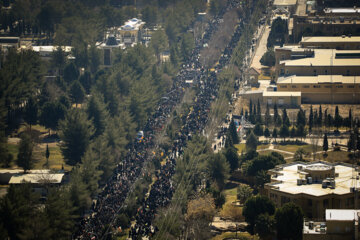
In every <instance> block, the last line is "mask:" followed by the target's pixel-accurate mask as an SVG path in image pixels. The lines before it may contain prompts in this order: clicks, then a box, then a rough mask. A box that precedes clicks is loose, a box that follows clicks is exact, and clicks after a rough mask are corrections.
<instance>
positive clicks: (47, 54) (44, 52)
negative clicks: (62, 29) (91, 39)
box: [31, 46, 72, 60]
mask: <svg viewBox="0 0 360 240" xmlns="http://www.w3.org/2000/svg"><path fill="white" fill-rule="evenodd" d="M58 47H59V46H32V47H31V50H33V51H34V52H36V53H38V54H39V55H40V57H41V58H42V59H43V60H51V58H52V54H53V52H55V51H57V49H58ZM61 50H62V51H63V52H64V54H65V55H66V56H68V57H71V56H70V54H71V50H72V47H71V46H61Z"/></svg>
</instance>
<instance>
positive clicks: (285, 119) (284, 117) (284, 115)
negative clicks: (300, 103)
mask: <svg viewBox="0 0 360 240" xmlns="http://www.w3.org/2000/svg"><path fill="white" fill-rule="evenodd" d="M282 122H283V124H284V125H285V126H287V127H290V120H289V117H288V115H287V111H286V108H283V112H282Z"/></svg>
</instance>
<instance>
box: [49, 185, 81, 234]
mask: <svg viewBox="0 0 360 240" xmlns="http://www.w3.org/2000/svg"><path fill="white" fill-rule="evenodd" d="M72 183H73V184H77V183H76V182H73V181H72ZM75 210H76V208H75V207H74V205H73V202H72V200H71V199H70V194H69V192H68V189H67V188H51V189H50V191H49V193H48V195H47V201H46V204H45V209H44V211H45V214H46V216H47V222H48V223H49V225H50V226H51V228H50V229H51V237H50V238H49V239H69V238H71V234H72V233H73V231H74V227H75V223H76V222H75V219H76V218H77V217H78V216H77V215H76V214H75Z"/></svg>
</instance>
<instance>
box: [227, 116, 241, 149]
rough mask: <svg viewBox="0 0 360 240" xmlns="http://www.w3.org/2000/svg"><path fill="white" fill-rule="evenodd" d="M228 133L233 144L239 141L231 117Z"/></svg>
mask: <svg viewBox="0 0 360 240" xmlns="http://www.w3.org/2000/svg"><path fill="white" fill-rule="evenodd" d="M229 135H230V137H231V140H232V142H233V144H238V143H239V136H238V134H237V131H236V126H235V122H234V119H231V121H230V125H229Z"/></svg>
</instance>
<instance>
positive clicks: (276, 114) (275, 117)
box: [274, 103, 279, 123]
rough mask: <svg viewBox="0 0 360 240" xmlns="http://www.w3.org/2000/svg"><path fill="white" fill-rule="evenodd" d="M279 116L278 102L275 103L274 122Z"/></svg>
mask: <svg viewBox="0 0 360 240" xmlns="http://www.w3.org/2000/svg"><path fill="white" fill-rule="evenodd" d="M278 118H279V113H278V108H277V105H276V103H275V104H274V122H275V123H276V122H277V120H278Z"/></svg>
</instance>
